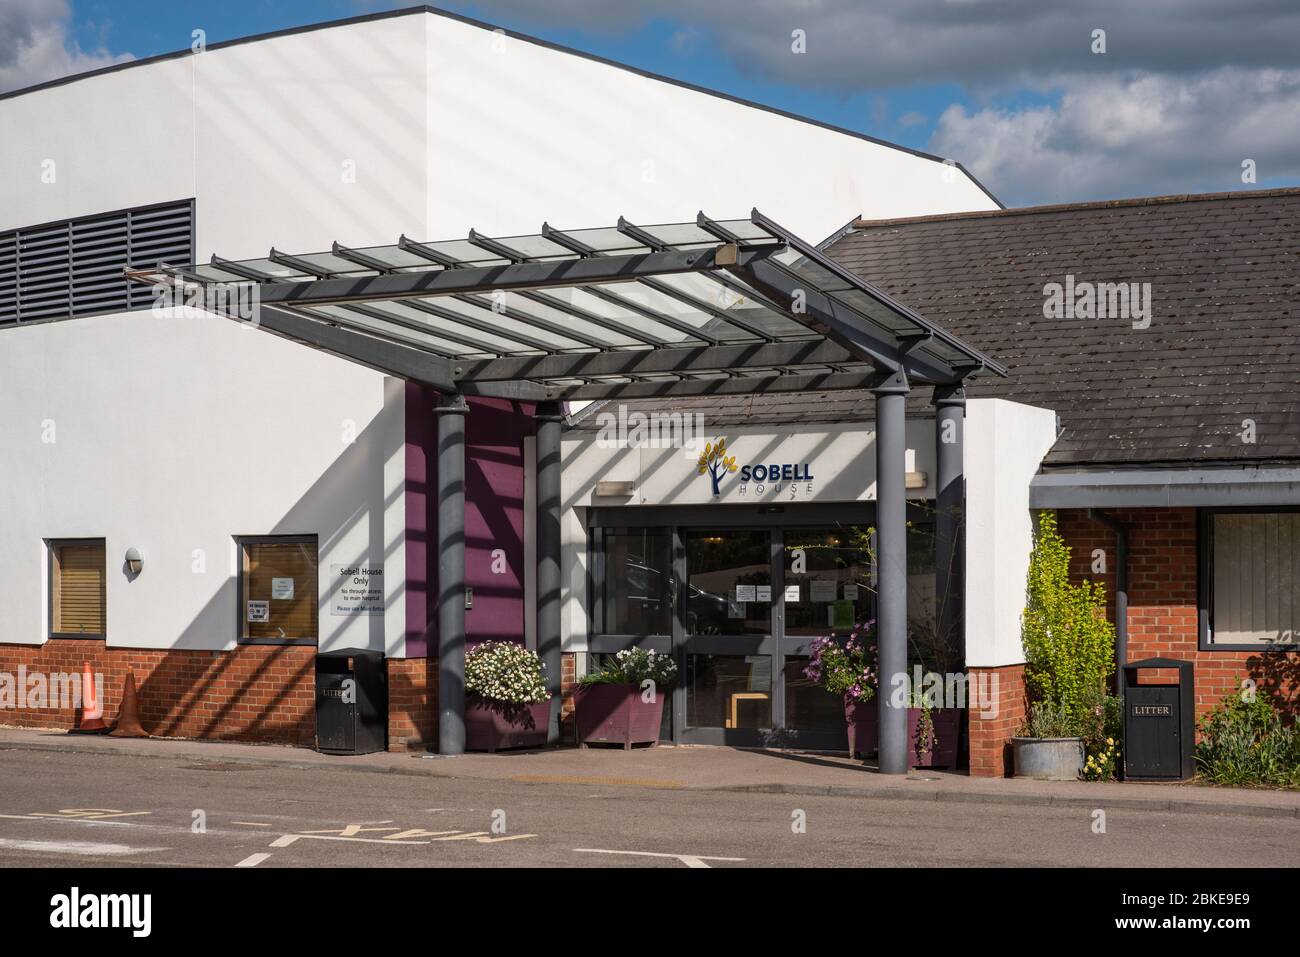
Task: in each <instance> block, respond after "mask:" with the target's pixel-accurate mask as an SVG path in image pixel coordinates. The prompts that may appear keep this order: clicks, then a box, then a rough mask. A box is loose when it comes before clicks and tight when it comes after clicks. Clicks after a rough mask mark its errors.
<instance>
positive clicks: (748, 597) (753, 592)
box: [736, 585, 758, 601]
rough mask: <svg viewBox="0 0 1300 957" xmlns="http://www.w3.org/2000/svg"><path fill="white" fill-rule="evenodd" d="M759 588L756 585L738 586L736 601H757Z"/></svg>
mask: <svg viewBox="0 0 1300 957" xmlns="http://www.w3.org/2000/svg"><path fill="white" fill-rule="evenodd" d="M757 600H758V588H757V586H755V585H737V586H736V601H757Z"/></svg>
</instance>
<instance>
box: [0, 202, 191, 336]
mask: <svg viewBox="0 0 1300 957" xmlns="http://www.w3.org/2000/svg"><path fill="white" fill-rule="evenodd" d="M193 236H194V204H193V202H192V201H190V200H188V199H187V200H183V201H179V202H175V203H166V204H163V205H159V206H145V207H140V208H138V209H125V210H119V211H118V212H115V213H104V214H102V215H97V216H86V217H83V218H81V219H70V220H66V221H64V222H59V223H46V224H45V225H43V226H32V227H30V228H26V229H16V230H12V231H10V232H3V233H0V326H3V325H6V324H15V323H19V322H36V321H39V320H43V319H67V318H69V317H72V316H84V315H92V314H95V313H105V312H125V311H126V310H128V309H140V308H143V307H147V306H149V305H151V304H152V303H153V299H154V294H153V290H152V288H151V287H149V286H145V285H141V284H139V283H131V282H128V281H127V279H126V276H124V275H123V272H122V271H123V270H124V269H152V268H154V267H156V266H157V265H158V264H159V263H160V262H168V263H173V264H176V263H189V262H193V261H194V241H193Z"/></svg>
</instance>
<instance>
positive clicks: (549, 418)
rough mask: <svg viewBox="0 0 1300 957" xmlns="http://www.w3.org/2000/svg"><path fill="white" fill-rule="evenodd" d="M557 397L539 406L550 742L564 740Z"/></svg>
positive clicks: (542, 627)
mask: <svg viewBox="0 0 1300 957" xmlns="http://www.w3.org/2000/svg"><path fill="white" fill-rule="evenodd" d="M563 419H564V417H563V415H561V413H560V406H559V403H555V402H545V403H542V404H541V405H539V406H538V407H537V416H536V421H537V653H538V655H540V656H541V659H542V664H543V665H545V667H546V690H547V691H548V692H550V695H551V718H550V724H549V725H548V726H547V730H546V743H547V744H552V745H553V744H559V742H560V706H561V704H562V702H561V700H560V671H561V668H562V666H563V656H562V654H561V631H560V588H561V577H560V558H561V556H560V548H561V538H560V433H561V425H562V423H563Z"/></svg>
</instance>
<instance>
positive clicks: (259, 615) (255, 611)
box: [248, 601, 271, 621]
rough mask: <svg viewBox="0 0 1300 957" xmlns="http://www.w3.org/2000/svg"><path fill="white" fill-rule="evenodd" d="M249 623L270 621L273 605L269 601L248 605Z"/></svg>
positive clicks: (251, 602)
mask: <svg viewBox="0 0 1300 957" xmlns="http://www.w3.org/2000/svg"><path fill="white" fill-rule="evenodd" d="M248 620H249V621H270V620H271V603H270V602H269V601H250V602H249V603H248Z"/></svg>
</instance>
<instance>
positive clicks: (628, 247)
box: [563, 226, 650, 255]
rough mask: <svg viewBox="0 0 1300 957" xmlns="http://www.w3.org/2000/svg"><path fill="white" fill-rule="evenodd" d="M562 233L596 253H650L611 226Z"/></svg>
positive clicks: (569, 230)
mask: <svg viewBox="0 0 1300 957" xmlns="http://www.w3.org/2000/svg"><path fill="white" fill-rule="evenodd" d="M563 232H564V234H565V235H566V236H572V237H573V238H574V239H576V240H577V241H578V242H580V243H582V244H583V245H584V246H590V247H591V248H592V249H595V250H596V251H597V252H602V253H622V254H624V255H631V254H635V253H648V252H650V248H649V247H648V246H642V245H641V244H640V243H638V242H637V241H636V240H635V239H633V238H631V237H630V236H624V235H623V234H622V233H620V232H619V231H618V230H617V229H616V228H615V227H613V226H601V227H598V228H597V229H565V230H563Z"/></svg>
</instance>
